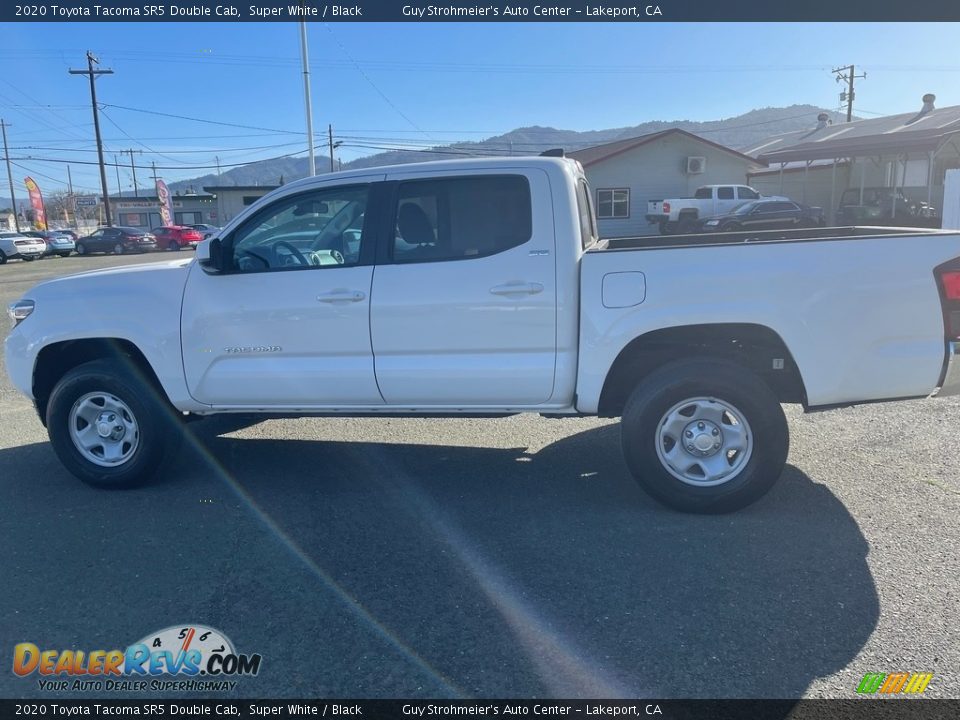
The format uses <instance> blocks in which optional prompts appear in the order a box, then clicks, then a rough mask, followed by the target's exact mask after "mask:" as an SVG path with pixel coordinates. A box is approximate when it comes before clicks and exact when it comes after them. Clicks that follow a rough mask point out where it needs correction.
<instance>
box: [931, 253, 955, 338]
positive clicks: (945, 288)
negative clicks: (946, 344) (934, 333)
mask: <svg viewBox="0 0 960 720" xmlns="http://www.w3.org/2000/svg"><path fill="white" fill-rule="evenodd" d="M934 274H935V275H936V277H937V285H938V287H939V289H940V303H941V304H942V305H943V326H944V329H945V330H946V333H947V338H948V339H949V340H960V258H956V259H955V260H951V261H950V262H948V263H945V264H943V265H941V266H940V267H938V268H937V269H936V270H934Z"/></svg>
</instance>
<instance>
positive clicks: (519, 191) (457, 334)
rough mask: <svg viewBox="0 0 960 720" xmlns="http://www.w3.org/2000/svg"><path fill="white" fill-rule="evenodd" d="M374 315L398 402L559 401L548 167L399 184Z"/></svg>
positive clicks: (380, 363)
mask: <svg viewBox="0 0 960 720" xmlns="http://www.w3.org/2000/svg"><path fill="white" fill-rule="evenodd" d="M388 180H390V181H394V182H395V183H396V185H395V186H394V190H393V193H394V194H393V200H392V202H391V212H390V216H389V230H388V231H387V233H385V234H387V235H388V241H387V246H386V247H385V248H383V249H382V255H383V257H378V262H377V268H376V271H375V273H374V281H373V299H372V302H371V306H370V322H371V334H372V338H373V352H374V357H375V363H376V375H377V383H378V384H379V387H380V391H381V392H382V393H383V397H384V399H385V400H386V402H387V403H388V404H390V405H399V406H418V407H425V406H436V407H454V408H459V407H467V406H469V407H478V406H497V407H503V406H509V407H515V406H518V405H536V404H540V403H545V402H547V401H548V400H549V399H550V397H551V395H552V394H553V383H554V368H555V364H556V352H557V350H556V349H557V339H556V338H557V292H556V287H557V285H556V268H555V262H556V248H555V240H554V225H553V209H552V208H553V206H552V203H551V195H550V184H549V179H548V177H547V175H546V173H544V172H543V171H541V170H536V169H532V170H531V169H524V170H516V171H513V170H502V169H501V170H496V171H491V172H489V173H481V172H473V173H471V174H470V175H466V176H461V175H457V173H456V172H451V173H449V174H446V175H441V176H437V175H436V174H435V173H431V175H430V177H429V178H424V177H423V175H422V174H420V173H404V172H397V173H394V174H392V175H389V176H388Z"/></svg>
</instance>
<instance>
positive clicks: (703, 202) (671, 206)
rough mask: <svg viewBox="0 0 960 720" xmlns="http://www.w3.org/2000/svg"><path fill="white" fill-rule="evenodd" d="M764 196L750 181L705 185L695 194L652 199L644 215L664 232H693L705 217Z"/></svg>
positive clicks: (669, 233) (724, 211)
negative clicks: (666, 198)
mask: <svg viewBox="0 0 960 720" xmlns="http://www.w3.org/2000/svg"><path fill="white" fill-rule="evenodd" d="M761 197H762V196H761V195H760V193H759V192H757V191H756V190H754V189H753V188H752V187H750V186H748V185H704V186H702V187H698V188H697V190H696V192H694V193H693V197H692V198H672V199H670V200H651V201H650V202H648V203H647V214H646V215H645V216H644V217H646V219H647V222H649V223H651V224H654V225H658V226H659V228H660V234H661V235H673V234H674V233H680V234H686V233H692V232H696V231H697V229H698V228H699V227H700V221H701V220H703V218H708V217H716V216H717V215H723V214H724V213H727V212H730V211H731V210H733V209H734V208H735V207H737V206H738V205H743V203H745V202H747V201H749V200H759V199H760V198H761ZM775 199H777V200H786V199H787V198H781V197H777V198H775Z"/></svg>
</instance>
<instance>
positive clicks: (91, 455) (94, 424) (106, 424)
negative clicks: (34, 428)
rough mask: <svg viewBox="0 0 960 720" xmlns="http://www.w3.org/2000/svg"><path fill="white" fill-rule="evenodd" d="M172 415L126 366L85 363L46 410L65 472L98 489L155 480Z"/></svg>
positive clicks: (65, 381) (169, 434)
mask: <svg viewBox="0 0 960 720" xmlns="http://www.w3.org/2000/svg"><path fill="white" fill-rule="evenodd" d="M172 418H173V411H172V410H171V409H170V407H169V406H168V405H167V403H166V402H165V400H164V399H163V398H162V397H161V396H160V394H159V391H158V390H157V389H156V388H154V387H153V386H150V385H145V384H144V383H143V382H141V381H139V380H138V379H137V378H136V376H134V375H133V374H132V373H131V372H130V371H129V370H128V369H127V367H126V366H125V365H124V364H121V363H120V362H115V361H111V360H94V361H92V362H88V363H84V364H83V365H80V366H78V367H76V368H74V369H73V370H71V371H69V372H68V373H67V374H66V375H64V376H63V377H62V378H61V379H60V381H59V382H58V383H57V385H56V387H54V389H53V392H52V393H51V395H50V401H49V402H48V404H47V418H46V419H47V432H48V433H49V435H50V442H51V444H52V445H53V449H54V451H55V452H56V454H57V457H59V458H60V461H61V462H62V463H63V464H64V466H65V467H66V468H67V470H69V471H70V472H71V473H73V474H74V475H75V476H77V477H78V478H80V479H81V480H82V481H83V482H85V483H88V484H90V485H95V486H97V487H106V488H124V487H133V486H135V485H138V484H140V483H142V482H144V481H146V480H148V479H150V478H151V477H152V476H153V475H154V474H155V473H156V471H157V469H158V468H159V466H160V465H161V463H162V461H163V458H164V456H165V454H166V452H167V449H168V448H169V446H170V444H171V440H172V428H173V425H174V423H173V420H172Z"/></svg>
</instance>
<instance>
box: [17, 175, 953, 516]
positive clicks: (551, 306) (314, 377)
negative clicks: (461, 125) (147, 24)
mask: <svg viewBox="0 0 960 720" xmlns="http://www.w3.org/2000/svg"><path fill="white" fill-rule="evenodd" d="M590 197H591V194H590V189H589V186H588V185H587V182H586V178H585V176H584V174H583V168H582V167H581V166H580V164H579V163H577V162H575V161H573V160H569V159H561V158H555V157H540V158H519V157H512V158H503V159H493V158H484V159H483V160H456V161H447V162H437V163H421V164H414V165H403V166H395V167H389V168H380V169H376V168H363V169H360V170H353V171H348V172H344V173H338V174H337V175H336V178H335V179H334V180H331V179H330V176H321V177H308V178H305V179H303V180H300V181H297V182H292V183H288V184H286V185H284V186H282V187H280V188H278V189H276V190H274V191H273V192H271V193H270V194H268V195H267V196H266V197H264V198H263V199H262V200H261V201H259V202H258V203H257V205H256V207H254V208H249V209H247V210H246V211H244V212H242V213H241V214H240V215H239V216H238V217H236V218H235V219H233V220H232V221H231V222H230V225H228V226H227V227H226V228H225V229H224V231H223V232H222V233H220V234H219V235H218V236H217V237H214V238H211V239H209V240H206V241H204V242H203V243H201V244H200V246H199V247H198V248H197V255H196V261H195V262H184V261H182V260H174V261H169V262H165V263H155V264H152V265H141V266H139V267H136V268H110V269H109V270H101V271H97V272H89V273H84V274H82V275H77V276H74V277H72V278H59V279H57V280H53V281H49V282H46V283H44V284H41V285H39V286H37V287H34V288H32V289H31V290H30V291H29V292H27V293H26V295H25V296H23V297H22V298H21V299H20V300H19V301H17V302H15V303H14V304H13V305H12V307H11V310H10V311H11V315H12V316H13V318H14V320H15V322H18V324H17V325H16V326H15V327H14V329H13V330H12V332H11V333H10V335H9V337H8V338H7V341H6V368H7V372H8V373H9V374H10V378H11V380H12V384H13V386H14V387H15V388H16V389H17V390H18V391H19V392H21V393H23V394H24V395H26V396H27V397H28V398H30V399H31V400H32V401H33V403H34V405H35V407H36V408H37V410H38V412H39V414H40V417H41V419H42V420H43V421H44V424H45V426H46V428H47V432H48V433H49V436H50V440H51V443H52V446H53V449H54V451H55V452H56V454H57V456H58V457H59V458H60V460H61V462H63V464H64V465H65V466H66V467H67V469H68V470H70V471H71V472H72V473H73V474H74V475H76V476H77V477H78V478H80V479H81V480H83V481H85V482H87V483H90V484H93V485H97V486H101V487H112V488H119V487H124V486H129V485H132V484H135V483H137V482H141V481H144V480H146V479H148V478H149V477H150V476H152V475H153V474H155V473H156V472H157V471H158V470H159V469H160V468H161V467H162V464H161V459H162V458H163V457H164V456H165V455H166V454H167V451H168V450H169V449H170V448H171V447H172V445H173V443H174V442H175V438H176V436H177V434H178V433H181V432H183V430H182V428H181V427H180V426H179V423H180V422H181V420H182V419H184V418H185V416H197V417H200V416H205V415H212V414H216V413H230V412H236V413H260V414H263V415H269V414H271V413H274V414H280V415H284V416H290V415H316V414H326V415H341V416H350V415H370V414H374V415H375V414H383V415H389V414H397V415H403V416H411V415H414V416H415V415H420V416H437V415H445V414H446V415H450V414H454V415H457V414H460V415H474V416H476V415H493V416H498V415H502V414H511V413H520V412H534V413H542V414H545V415H547V416H551V417H553V416H567V417H576V416H584V415H586V416H596V415H599V416H601V417H621V418H622V422H621V424H620V428H621V443H622V446H623V452H624V457H625V460H626V466H627V469H628V470H629V472H630V473H631V474H632V475H633V476H634V478H636V480H637V482H638V483H639V484H640V485H641V486H642V487H643V488H644V489H645V490H646V491H647V492H648V493H650V494H651V495H652V496H653V497H655V498H657V499H658V500H660V501H661V502H664V503H666V504H668V505H670V506H672V507H675V508H679V509H681V510H686V511H695V512H725V511H731V510H735V509H738V508H742V507H744V506H746V505H749V504H750V503H752V502H754V501H755V500H757V499H758V498H760V497H761V496H762V495H763V494H764V493H766V492H767V491H768V490H769V489H770V488H772V487H773V485H774V484H775V483H776V481H777V480H778V478H779V477H780V476H781V474H782V472H783V469H784V463H785V461H786V459H787V450H788V445H789V430H788V425H787V420H786V417H785V415H784V412H783V408H782V407H781V403H797V404H802V406H803V407H804V409H806V410H816V409H826V408H829V407H835V406H849V405H854V404H858V403H864V402H871V401H881V400H896V399H906V398H921V397H927V396H930V395H932V394H937V393H939V394H940V395H953V394H957V393H960V233H957V232H946V231H940V230H911V231H904V230H897V229H891V228H830V229H826V230H823V229H813V230H807V231H796V233H795V237H794V238H790V239H785V238H784V237H783V231H779V230H776V231H772V232H768V233H767V234H764V233H763V232H756V233H751V234H750V235H748V236H747V238H746V239H749V240H750V242H744V239H745V237H744V234H743V233H739V234H738V233H712V234H703V235H691V236H687V237H678V238H676V240H675V241H674V242H673V243H672V244H670V245H668V246H664V243H663V241H662V240H661V239H660V238H658V237H654V238H626V239H620V240H618V239H610V240H603V239H599V238H598V237H597V233H596V230H595V228H596V220H595V218H594V216H593V213H592V211H591V208H590ZM134 292H135V295H136V297H135V301H134V299H133V298H132V296H131V293H134ZM105 307H106V308H109V312H104V311H103V308H105ZM145 308H146V309H147V313H148V314H149V318H150V319H149V322H145V321H144V317H145V314H144V313H145ZM158 310H159V311H158ZM512 442H514V443H515V444H523V440H522V439H519V438H513V439H512ZM828 442H829V441H828ZM838 443H839V441H838ZM836 448H837V452H838V453H839V452H841V451H842V449H843V447H842V445H840V444H837V446H836ZM820 449H821V451H822V449H823V448H822V447H821V448H820ZM583 452H584V453H589V449H585V450H584V451H583ZM545 480H546V479H545Z"/></svg>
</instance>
